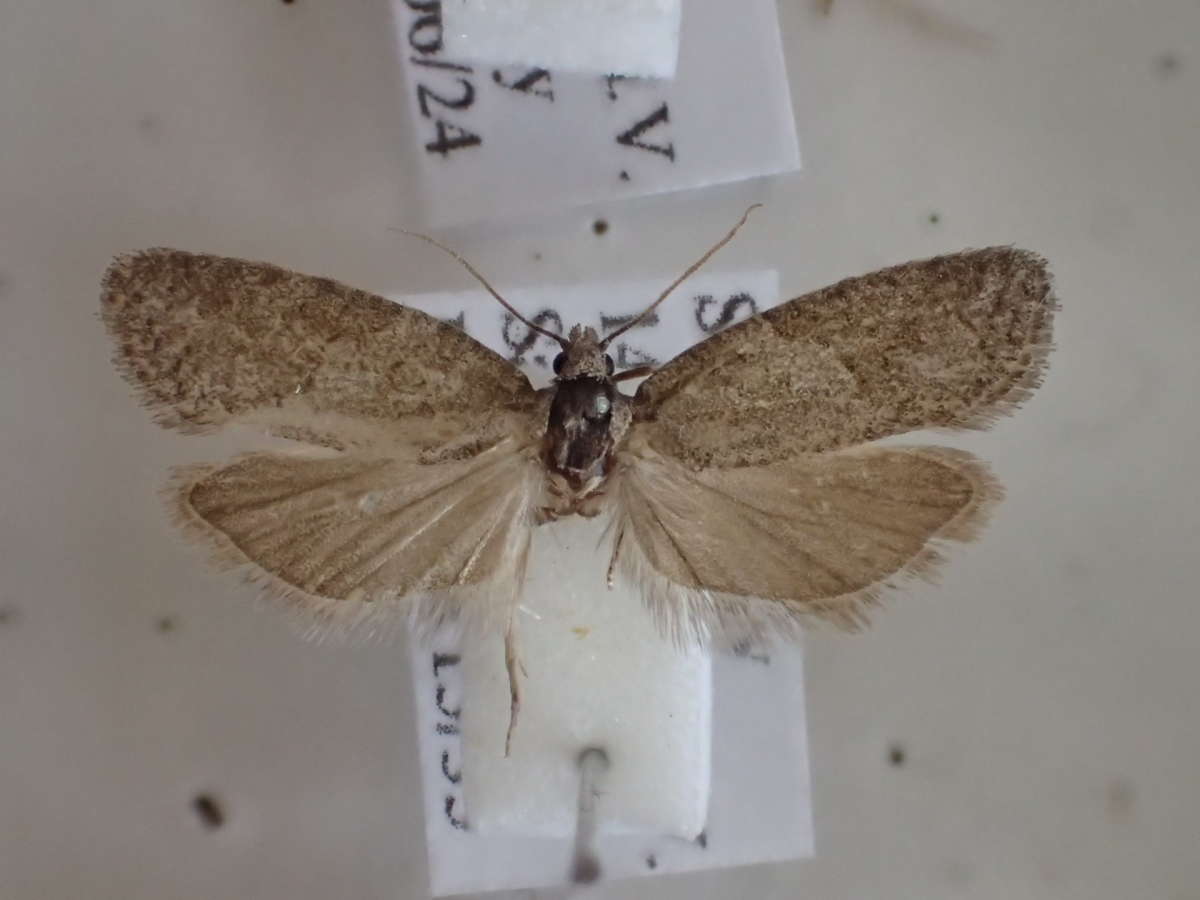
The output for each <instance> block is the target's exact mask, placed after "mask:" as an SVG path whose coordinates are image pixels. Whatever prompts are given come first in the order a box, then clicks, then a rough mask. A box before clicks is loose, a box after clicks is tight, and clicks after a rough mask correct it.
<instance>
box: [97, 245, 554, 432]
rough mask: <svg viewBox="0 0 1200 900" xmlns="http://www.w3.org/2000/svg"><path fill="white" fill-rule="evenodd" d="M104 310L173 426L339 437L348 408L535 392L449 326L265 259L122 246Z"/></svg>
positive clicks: (135, 378)
mask: <svg viewBox="0 0 1200 900" xmlns="http://www.w3.org/2000/svg"><path fill="white" fill-rule="evenodd" d="M101 314H102V316H103V318H104V322H105V324H106V325H107V326H108V330H109V333H110V334H111V335H112V338H113V341H114V342H115V344H116V352H115V354H114V358H115V361H116V363H117V367H118V368H119V369H120V371H121V373H122V374H123V375H124V377H125V379H126V380H127V381H129V382H130V383H131V384H133V385H134V387H136V388H137V389H138V391H139V393H140V395H141V398H142V401H143V402H144V403H145V404H146V406H147V407H149V408H150V410H151V411H152V412H153V413H154V414H155V417H156V419H157V421H158V422H159V423H160V424H163V425H165V426H168V427H173V428H179V429H182V430H184V431H205V430H210V429H212V428H214V427H215V426H219V425H222V424H224V423H226V422H251V423H261V424H266V425H268V426H269V427H271V429H272V430H273V431H275V432H276V433H277V434H281V435H283V436H285V437H293V438H299V439H301V440H304V441H307V442H309V443H319V444H324V445H326V446H333V447H345V446H348V445H350V444H353V443H355V431H354V429H351V430H350V432H349V433H345V432H346V429H345V428H344V427H343V425H344V422H345V421H346V420H350V419H353V420H359V421H360V422H370V421H374V422H396V421H397V420H399V419H403V418H405V417H418V418H420V417H429V416H432V415H435V414H436V415H440V416H444V417H449V418H458V419H473V418H476V417H478V416H480V415H483V414H491V413H495V412H498V411H502V410H514V409H521V410H525V409H528V408H529V407H530V406H531V404H532V403H533V402H534V392H533V389H532V388H531V387H530V385H529V381H528V379H526V378H525V376H524V375H523V374H522V373H521V372H520V370H519V369H517V368H516V367H515V366H514V365H512V364H511V363H509V362H508V361H507V360H505V359H504V358H503V357H501V356H499V355H497V354H496V353H493V352H492V351H491V350H489V349H488V348H486V347H484V346H483V345H482V344H480V343H478V342H476V341H474V340H473V339H471V338H470V337H468V336H467V335H466V334H464V333H463V332H462V331H461V330H459V329H458V328H455V327H454V326H452V325H449V324H447V323H445V322H441V321H439V320H437V319H435V318H433V317H432V316H429V315H426V314H425V313H423V312H420V311H418V310H414V309H409V308H407V307H404V306H400V305H399V304H396V303H391V302H389V301H387V300H384V299H383V298H382V297H377V296H375V295H373V294H368V293H366V292H364V291H359V290H355V289H353V288H349V287H346V286H345V285H342V284H339V283H337V282H336V281H332V280H330V279H328V278H314V277H312V276H309V275H301V274H299V273H297V272H292V271H289V270H287V269H281V268H279V267H277V266H272V265H268V264H266V263H258V262H247V261H245V260H240V259H228V258H224V257H219V256H210V255H206V254H196V253H185V252H183V251H181V250H168V249H155V250H145V251H142V252H139V253H131V254H127V255H124V256H119V257H117V258H116V259H115V260H114V261H113V263H112V265H111V266H110V267H109V269H108V272H107V273H106V274H105V276H104V285H103V292H102V295H101ZM410 421H412V420H410Z"/></svg>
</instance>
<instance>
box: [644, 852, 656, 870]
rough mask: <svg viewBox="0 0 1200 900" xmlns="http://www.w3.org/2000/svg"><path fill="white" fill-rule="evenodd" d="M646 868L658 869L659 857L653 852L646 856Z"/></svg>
mask: <svg viewBox="0 0 1200 900" xmlns="http://www.w3.org/2000/svg"><path fill="white" fill-rule="evenodd" d="M646 868H647V869H657V868H658V857H657V856H655V855H654V854H653V853H651V854H650V855H649V856H647V857H646Z"/></svg>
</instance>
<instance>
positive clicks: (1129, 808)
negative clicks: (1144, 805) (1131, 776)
mask: <svg viewBox="0 0 1200 900" xmlns="http://www.w3.org/2000/svg"><path fill="white" fill-rule="evenodd" d="M1136 802H1137V791H1136V790H1135V789H1134V787H1133V783H1132V782H1131V781H1129V780H1128V779H1125V778H1114V779H1113V780H1112V781H1111V782H1109V785H1108V787H1107V789H1106V790H1105V792H1104V811H1105V812H1106V813H1107V814H1108V820H1109V821H1110V822H1117V823H1124V822H1128V821H1129V820H1130V819H1132V818H1133V807H1134V804H1135V803H1136Z"/></svg>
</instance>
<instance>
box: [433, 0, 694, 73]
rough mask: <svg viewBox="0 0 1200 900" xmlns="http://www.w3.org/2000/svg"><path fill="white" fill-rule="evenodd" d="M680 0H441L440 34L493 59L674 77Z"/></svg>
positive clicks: (455, 46) (452, 49) (454, 48)
mask: <svg viewBox="0 0 1200 900" xmlns="http://www.w3.org/2000/svg"><path fill="white" fill-rule="evenodd" d="M679 20H680V0H442V21H443V25H444V32H443V41H444V42H445V47H446V50H447V51H448V52H449V53H451V54H453V55H455V56H457V57H459V58H461V59H468V60H475V61H481V62H487V63H491V64H494V65H506V64H513V65H517V64H523V65H535V64H536V65H539V66H542V67H544V68H547V69H561V70H563V71H576V72H591V73H595V74H601V75H608V74H620V75H634V76H640V77H643V78H671V77H673V76H674V75H675V65H676V62H677V60H678V58H679Z"/></svg>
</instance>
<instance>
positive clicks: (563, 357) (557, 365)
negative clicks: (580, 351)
mask: <svg viewBox="0 0 1200 900" xmlns="http://www.w3.org/2000/svg"><path fill="white" fill-rule="evenodd" d="M566 361H567V354H565V353H560V354H558V356H556V357H554V374H555V375H557V374H558V373H559V372H561V371H562V367H563V363H565V362H566Z"/></svg>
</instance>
